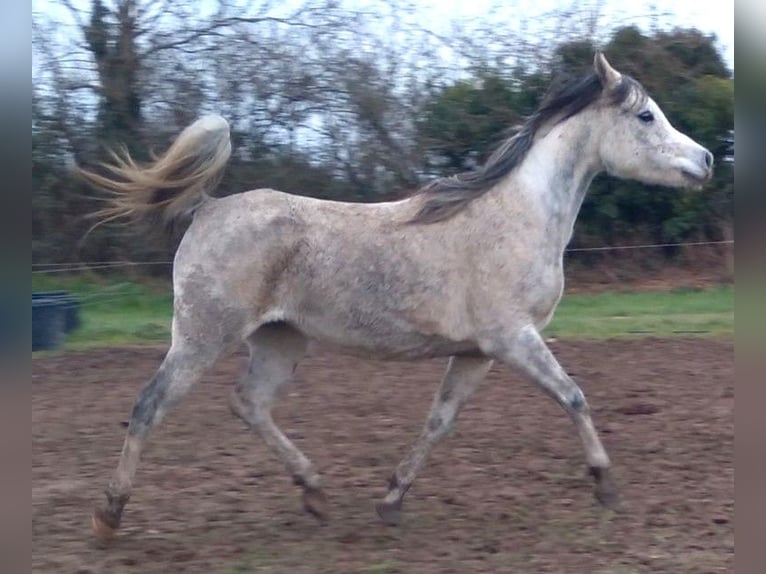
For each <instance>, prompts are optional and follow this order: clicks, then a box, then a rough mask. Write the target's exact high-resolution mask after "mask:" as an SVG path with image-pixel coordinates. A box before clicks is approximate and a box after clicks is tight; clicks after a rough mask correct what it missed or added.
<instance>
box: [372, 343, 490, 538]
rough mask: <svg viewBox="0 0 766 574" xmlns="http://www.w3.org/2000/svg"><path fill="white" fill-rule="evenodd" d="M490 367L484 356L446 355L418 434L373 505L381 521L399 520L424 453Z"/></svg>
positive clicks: (449, 425) (449, 426)
mask: <svg viewBox="0 0 766 574" xmlns="http://www.w3.org/2000/svg"><path fill="white" fill-rule="evenodd" d="M491 366H492V360H491V359H488V358H486V357H480V358H479V357H452V358H450V362H449V366H448V367H447V372H446V373H445V375H444V378H443V379H442V383H441V386H440V387H439V389H438V391H437V392H436V395H435V396H434V400H433V403H432V405H431V410H430V412H429V414H428V419H427V420H426V423H425V425H424V426H423V430H422V432H421V433H420V436H419V437H418V439H417V440H416V441H415V444H414V445H413V447H412V449H411V450H410V452H409V454H408V455H407V456H406V457H405V458H404V459H403V460H402V461H401V462H400V463H399V465H398V466H397V467H396V471H395V472H394V474H393V475H392V476H391V480H390V481H389V485H388V494H386V497H385V498H384V499H383V500H382V501H380V502H379V503H377V504H376V505H375V509H376V510H377V512H378V515H379V516H380V518H381V519H382V520H383V522H385V523H386V524H391V525H395V524H398V523H399V522H400V520H401V509H402V500H403V499H404V495H405V494H406V492H407V490H408V489H409V488H410V486H411V485H412V482H413V481H414V480H415V476H416V475H417V473H418V471H419V470H420V469H421V468H422V467H423V464H425V461H426V458H427V457H428V453H429V452H430V451H431V449H432V448H433V446H434V445H435V444H436V443H437V442H439V441H440V440H441V439H442V438H444V437H445V436H446V435H447V434H448V433H449V431H450V430H451V429H452V427H453V425H454V423H455V419H456V418H457V415H458V413H459V412H460V410H461V409H462V407H463V405H465V403H466V402H467V401H468V399H469V398H470V397H471V395H473V393H474V391H475V390H476V388H477V387H478V386H479V383H481V381H482V380H484V377H485V376H486V375H487V373H488V372H489V369H490V368H491Z"/></svg>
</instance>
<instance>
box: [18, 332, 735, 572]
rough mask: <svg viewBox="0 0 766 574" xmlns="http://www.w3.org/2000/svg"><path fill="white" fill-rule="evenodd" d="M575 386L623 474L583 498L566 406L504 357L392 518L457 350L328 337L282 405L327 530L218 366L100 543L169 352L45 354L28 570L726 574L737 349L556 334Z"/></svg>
mask: <svg viewBox="0 0 766 574" xmlns="http://www.w3.org/2000/svg"><path fill="white" fill-rule="evenodd" d="M551 347H552V349H553V350H554V352H555V353H556V355H557V356H558V357H559V359H560V360H561V362H562V364H563V365H564V367H565V368H566V369H567V370H568V371H569V372H570V374H572V375H573V377H574V378H575V379H576V380H577V381H578V382H579V383H580V385H581V387H582V388H583V390H584V391H585V394H586V396H587V397H588V399H589V401H590V403H591V406H592V408H593V415H594V421H595V424H596V426H597V428H598V429H599V431H600V433H601V436H602V439H603V441H604V444H605V446H606V448H607V451H608V452H609V454H610V456H611V458H612V462H613V465H614V467H613V468H614V470H613V473H614V477H615V479H616V481H617V483H618V486H619V487H620V489H621V505H620V508H619V510H618V511H617V512H612V511H607V510H604V509H602V508H600V507H599V506H598V505H597V504H596V503H595V501H594V500H593V497H592V494H591V484H590V480H589V478H588V477H587V476H586V472H585V461H584V457H583V450H582V448H581V446H580V442H579V439H578V438H577V436H576V434H575V432H574V429H573V426H572V424H571V422H570V421H569V419H568V418H567V417H566V415H565V414H564V413H563V411H561V410H560V409H559V407H557V406H556V405H555V404H553V403H552V402H551V401H550V400H549V399H548V398H546V397H545V396H543V395H542V394H541V392H540V391H538V390H537V389H535V388H533V387H532V386H530V385H529V384H528V383H526V382H523V381H522V380H520V378H519V377H518V376H517V375H516V374H515V373H514V372H513V371H511V370H510V369H508V368H506V367H504V366H499V365H496V366H495V367H494V368H493V370H492V372H491V374H490V376H489V378H488V380H487V382H486V383H485V385H484V386H483V387H482V388H481V389H480V390H479V392H478V393H477V396H476V397H475V398H474V399H473V400H472V402H471V403H469V405H468V406H467V407H466V408H465V410H464V411H463V413H462V414H461V416H460V419H459V421H458V424H457V427H456V429H455V430H454V432H453V433H452V434H451V435H450V436H449V437H448V438H447V439H446V440H445V441H444V442H442V443H441V444H439V445H438V446H437V448H436V449H435V450H434V451H433V454H432V456H431V458H430V460H429V461H428V463H427V464H426V466H425V468H424V469H423V471H422V473H421V474H420V476H419V478H418V480H417V481H416V482H415V484H414V486H413V487H412V489H411V490H410V491H409V493H408V495H407V499H406V500H405V506H404V511H405V516H404V521H403V523H402V524H401V525H400V526H398V527H388V526H385V525H383V524H382V523H381V522H379V520H378V518H377V516H376V515H375V512H374V510H373V504H374V502H375V501H376V500H377V499H378V498H379V497H381V496H382V495H383V494H384V493H385V488H386V482H387V479H388V477H389V476H390V475H391V472H392V470H393V468H394V467H395V466H396V464H397V462H398V461H399V459H400V458H401V457H402V456H403V455H404V454H405V452H406V450H407V449H408V448H409V446H410V445H411V444H412V442H413V441H414V439H415V437H416V435H417V433H418V432H419V430H420V427H421V425H422V424H423V422H424V420H425V416H426V412H427V410H428V408H429V405H430V402H431V398H432V395H433V393H434V391H435V390H436V387H437V385H438V380H439V378H440V376H441V373H442V370H443V368H444V365H445V361H425V362H419V363H383V362H375V361H361V360H358V359H354V358H349V357H346V356H340V355H336V354H330V353H326V352H321V351H319V352H316V353H315V354H313V355H312V356H311V357H309V358H307V359H306V360H305V361H304V362H303V363H301V365H300V367H299V368H298V371H297V373H296V381H295V383H294V384H293V385H292V386H290V387H289V388H288V389H287V390H286V393H285V395H284V396H283V398H282V399H281V401H280V403H279V404H278V407H277V408H276V409H275V418H276V420H277V422H278V424H279V425H280V426H281V427H282V428H283V429H284V430H285V432H286V433H287V434H288V436H290V437H291V438H292V439H293V440H294V441H295V442H296V444H297V445H298V446H299V447H300V448H301V449H302V450H303V451H304V452H305V453H306V454H307V455H308V456H309V458H311V459H312V460H313V461H314V462H315V464H316V465H317V466H318V468H319V470H320V472H321V474H322V476H323V480H324V483H323V484H324V488H325V491H326V493H327V495H328V498H329V500H330V512H331V517H330V520H329V522H328V523H326V524H324V525H320V524H319V523H317V522H316V521H315V519H314V518H313V517H311V516H310V515H307V514H304V512H303V511H302V508H301V503H300V499H299V492H298V489H297V488H296V487H295V486H293V484H292V482H291V480H290V477H289V476H288V474H287V472H286V471H285V470H284V468H283V466H282V464H281V462H280V461H279V460H278V458H277V457H276V455H274V454H273V453H272V452H271V451H270V450H268V449H267V447H266V446H265V445H264V444H263V442H262V441H261V440H260V438H259V437H257V436H255V435H253V434H252V433H251V432H250V431H249V430H247V429H246V427H245V425H244V424H243V423H242V422H241V421H239V420H238V419H235V418H234V417H233V416H232V415H231V414H230V411H229V408H228V393H229V390H230V387H231V384H232V381H234V380H235V379H236V378H237V377H238V376H239V374H240V373H241V371H242V369H243V367H244V364H245V357H244V355H236V356H233V357H231V358H228V359H225V360H222V361H221V362H220V363H219V364H218V365H217V366H216V368H215V369H214V370H213V371H212V372H210V373H209V374H208V375H207V376H206V377H205V378H204V380H203V381H202V382H201V383H200V384H199V385H197V386H196V387H195V388H194V389H193V390H192V392H191V393H190V395H189V397H188V398H187V399H186V401H185V402H184V403H183V404H182V405H181V406H180V407H179V408H177V409H176V410H174V411H172V412H171V413H170V414H169V415H168V416H167V417H166V419H165V421H163V423H162V424H161V425H160V426H159V427H157V429H156V430H155V432H154V433H153V434H152V437H151V439H150V442H149V445H148V447H147V449H146V451H145V454H144V457H143V460H142V463H141V465H140V466H139V470H138V475H137V479H136V482H135V490H134V493H133V496H132V498H131V500H130V502H129V503H128V506H127V508H126V510H125V514H124V516H123V528H122V529H121V530H120V532H119V534H118V536H117V538H116V539H115V540H114V541H113V542H112V544H111V545H110V546H109V547H106V548H104V547H101V546H99V545H98V544H96V543H95V542H94V541H93V539H92V536H91V531H90V512H91V510H92V508H93V507H94V505H96V504H97V503H100V502H101V499H102V496H103V495H102V491H103V489H104V487H105V486H106V483H107V482H108V480H109V478H110V476H111V474H112V472H113V469H114V467H115V465H116V463H117V458H118V455H119V451H120V448H121V446H122V440H123V436H124V433H125V425H126V422H127V418H128V415H129V413H130V410H131V406H132V402H133V398H134V396H135V394H136V392H137V390H138V388H139V387H140V385H141V384H142V383H143V382H144V381H145V380H147V379H148V378H149V377H150V376H151V375H152V373H153V372H154V370H155V369H156V368H157V366H158V365H159V363H160V361H161V359H162V356H163V354H164V350H165V349H162V348H145V347H144V348H114V349H100V350H94V351H84V352H70V353H65V354H62V355H59V356H52V357H45V358H35V359H34V360H33V365H32V429H33V434H32V448H33V459H32V531H33V556H32V570H33V572H50V573H54V572H55V573H57V574H61V573H73V574H74V573H79V574H85V573H102V572H104V573H109V574H119V573H123V572H131V573H132V572H140V573H166V574H169V573H175V572H195V573H205V574H213V573H221V574H233V573H235V572H242V573H244V572H270V573H311V574H313V573H336V572H337V573H340V572H354V573H378V574H382V573H425V574H432V573H433V574H435V573H440V574H443V573H460V574H465V573H470V572H512V573H516V572H519V573H537V572H561V573H567V574H570V573H575V574H579V573H588V574H591V573H603V574H606V573H611V574H627V573H644V572H646V573H649V572H652V573H673V574H679V573H687V572H688V573H695V574H696V573H709V572H733V558H734V526H733V501H734V464H733V439H734V423H733V409H734V398H733V396H734V345H733V342H732V341H728V340H696V339H695V340H682V339H673V340H657V339H643V340H635V341H609V342H556V343H553V344H552V345H551Z"/></svg>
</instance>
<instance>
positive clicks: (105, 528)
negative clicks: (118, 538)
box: [90, 508, 117, 544]
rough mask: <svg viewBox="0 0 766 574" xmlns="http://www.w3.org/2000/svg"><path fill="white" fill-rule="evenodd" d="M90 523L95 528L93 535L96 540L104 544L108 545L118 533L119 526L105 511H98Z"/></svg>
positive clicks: (94, 513)
mask: <svg viewBox="0 0 766 574" xmlns="http://www.w3.org/2000/svg"><path fill="white" fill-rule="evenodd" d="M90 523H91V526H92V527H93V534H94V535H95V537H96V540H98V541H99V542H101V543H102V544H107V543H109V542H111V541H112V539H114V535H115V532H117V524H115V521H114V520H111V519H110V517H109V516H108V515H107V514H106V512H104V511H103V510H101V509H100V508H99V509H96V510H95V511H94V512H93V514H92V515H91V517H90Z"/></svg>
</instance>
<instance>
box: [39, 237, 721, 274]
mask: <svg viewBox="0 0 766 574" xmlns="http://www.w3.org/2000/svg"><path fill="white" fill-rule="evenodd" d="M733 244H734V240H733V239H727V240H721V241H688V242H678V243H643V244H639V245H603V246H599V247H569V248H567V249H565V250H564V253H587V252H598V251H623V250H630V249H662V248H665V247H696V246H701V245H733ZM172 264H173V261H172V260H158V261H72V262H69V263H33V264H32V273H33V274H39V273H48V274H52V273H77V272H80V271H92V270H99V269H118V268H121V267H141V266H147V267H148V266H152V265H172Z"/></svg>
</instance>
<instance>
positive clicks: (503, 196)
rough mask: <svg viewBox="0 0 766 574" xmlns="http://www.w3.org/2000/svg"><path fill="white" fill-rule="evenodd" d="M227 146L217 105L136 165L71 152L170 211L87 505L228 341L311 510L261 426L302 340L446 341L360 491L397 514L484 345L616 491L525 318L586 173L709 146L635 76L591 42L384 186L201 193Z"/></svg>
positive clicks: (598, 486) (373, 346)
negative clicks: (136, 378) (161, 324)
mask: <svg viewBox="0 0 766 574" xmlns="http://www.w3.org/2000/svg"><path fill="white" fill-rule="evenodd" d="M230 154H231V143H230V129H229V124H228V123H227V121H226V120H225V119H224V118H222V117H221V116H219V115H208V116H203V117H201V118H200V119H198V120H197V121H195V122H194V123H193V124H191V125H190V126H188V127H187V128H185V129H184V130H183V131H182V132H181V133H180V135H179V136H178V137H177V138H176V139H175V141H174V142H173V143H172V144H171V145H170V146H169V148H168V149H167V151H166V152H165V153H164V154H161V155H159V156H155V157H154V158H153V160H152V161H151V162H148V163H145V164H139V163H137V162H135V161H134V160H133V159H132V158H131V157H130V155H129V154H128V153H127V152H124V153H121V154H118V153H114V152H113V153H112V159H113V161H112V162H106V163H103V164H102V167H103V168H104V169H106V170H108V171H107V172H104V171H103V170H100V171H99V172H97V171H96V170H87V169H85V168H82V167H78V168H77V169H78V170H79V172H80V174H81V175H82V177H84V178H85V179H86V180H87V181H88V182H89V183H90V184H92V185H94V186H96V187H99V188H100V189H102V190H104V191H108V192H110V193H111V200H110V203H109V204H108V207H106V208H105V209H103V210H101V211H100V212H99V213H100V216H102V217H103V219H102V221H106V220H109V219H112V218H120V217H126V218H128V219H131V218H137V219H141V218H145V217H149V218H157V219H159V220H160V221H161V222H162V223H164V224H166V225H171V224H174V223H176V222H178V221H185V222H186V224H187V227H186V231H185V232H184V234H183V236H182V237H181V239H180V243H179V244H178V247H177V249H176V253H175V257H174V262H173V294H174V301H173V319H172V327H171V335H172V341H171V344H170V347H169V350H168V351H167V354H166V355H165V357H164V359H163V360H162V363H161V364H160V366H159V368H158V369H157V371H156V373H155V374H154V376H153V377H152V378H151V379H150V380H149V381H148V382H147V383H145V384H144V386H143V387H142V388H141V389H140V391H139V393H138V395H137V397H136V399H135V402H134V405H133V409H132V413H131V416H130V423H129V425H128V428H127V433H126V436H125V439H124V443H123V447H122V452H121V454H120V458H119V463H118V465H117V468H116V471H115V472H114V475H113V478H112V479H111V481H110V482H109V483H108V485H107V487H106V489H105V494H106V501H105V502H104V503H102V504H101V505H99V506H97V507H96V509H95V511H94V512H93V514H92V517H91V518H92V527H93V530H94V533H95V536H96V537H97V538H98V539H99V540H102V541H108V540H110V539H111V538H112V537H113V536H114V535H115V532H116V530H117V529H118V527H119V525H120V522H121V517H122V513H123V509H124V507H125V505H126V503H127V502H128V499H129V497H130V493H131V490H132V484H133V481H134V477H135V473H136V468H137V465H138V462H139V458H140V455H141V451H142V449H143V448H144V446H145V443H146V440H147V436H148V434H149V432H150V431H151V429H152V428H153V427H155V426H156V425H157V424H158V423H159V422H160V420H161V419H162V418H163V416H164V415H165V414H166V413H167V412H168V411H169V410H170V409H171V408H172V407H173V406H174V405H177V404H178V403H179V402H180V401H181V400H182V399H183V398H184V396H185V395H186V394H187V392H188V391H189V389H190V388H191V387H192V386H193V385H194V384H195V383H196V382H197V381H199V380H200V378H201V377H202V376H203V374H204V373H205V371H206V370H207V369H209V368H210V367H211V366H212V365H213V363H214V362H215V361H216V360H218V359H219V357H221V356H223V355H224V354H230V353H233V352H234V351H235V350H237V349H239V348H241V347H242V346H244V345H246V346H247V347H248V348H249V364H248V367H247V369H246V373H245V374H244V376H243V377H242V380H240V381H239V382H238V383H236V384H234V386H233V389H232V392H231V398H230V405H231V410H232V411H233V413H234V414H235V415H236V416H238V417H240V418H241V419H242V420H243V421H244V422H245V423H246V424H247V426H248V427H249V428H250V429H252V430H253V431H254V432H255V433H257V434H259V435H260V436H261V437H262V438H263V440H264V441H265V442H266V443H267V444H268V445H269V446H270V447H271V448H272V449H273V451H274V452H275V453H276V454H277V455H278V456H279V458H281V460H282V462H283V463H284V465H285V466H286V468H287V470H288V471H289V473H290V474H291V475H292V478H293V481H294V483H295V484H296V485H297V486H298V487H300V488H301V489H302V498H303V505H304V508H305V510H306V511H308V512H309V513H311V514H313V515H315V516H316V517H317V518H318V519H320V520H325V519H326V518H327V499H326V497H325V495H324V493H323V491H322V487H321V483H320V477H319V474H318V473H317V470H316V467H315V466H314V464H313V463H312V462H311V461H310V460H309V459H308V458H307V456H306V455H305V454H304V453H303V452H301V451H300V450H299V449H298V448H297V447H296V445H295V444H293V442H292V441H291V440H290V439H289V438H288V437H287V436H285V434H284V433H283V432H282V431H281V430H280V429H279V427H278V426H277V425H276V424H275V422H274V420H273V418H272V414H271V411H272V406H273V405H274V401H275V399H276V397H277V394H278V391H279V389H280V387H281V386H282V385H284V384H285V383H286V382H288V381H289V380H290V379H291V376H292V374H293V372H294V371H295V369H296V366H297V365H298V362H299V361H300V360H301V359H302V358H303V357H304V355H305V354H306V352H307V349H308V346H309V343H316V342H319V343H324V344H326V345H328V346H330V347H331V348H336V349H339V350H343V351H345V352H347V353H350V354H352V355H356V356H360V357H368V358H380V359H387V360H416V359H423V358H437V357H443V358H448V365H447V369H446V373H445V374H444V376H443V379H442V381H441V385H440V386H439V388H438V390H437V391H436V394H435V395H434V398H433V403H432V405H431V407H430V412H429V413H428V416H427V418H426V421H425V424H424V425H423V427H422V431H421V432H420V434H419V436H418V437H417V439H416V440H415V442H414V445H413V446H412V447H411V449H410V450H409V452H408V453H407V454H406V456H405V457H404V458H403V459H402V460H401V462H400V463H399V464H398V466H397V467H396V468H395V470H394V471H393V474H392V476H391V478H390V480H389V483H388V490H387V493H386V494H385V496H384V497H383V498H382V499H380V501H379V502H377V503H376V505H375V508H376V510H377V513H378V515H379V517H380V518H381V519H382V521H383V522H384V523H386V524H398V523H399V522H400V520H401V516H402V503H403V500H404V496H405V493H406V492H407V490H408V489H409V488H410V486H411V485H412V484H413V481H414V480H415V477H416V475H417V474H418V472H419V471H420V470H421V469H422V468H423V466H424V463H425V461H426V459H427V457H428V454H429V451H431V449H432V447H433V446H434V445H435V444H436V443H437V442H438V441H440V440H441V439H443V438H444V437H445V436H446V435H447V434H448V433H449V432H450V430H451V429H452V428H453V427H454V424H455V421H456V418H457V416H458V414H459V412H460V411H461V408H462V407H463V406H464V405H465V404H466V402H467V401H468V400H469V399H470V397H471V396H472V395H473V394H474V392H475V391H476V389H477V387H478V386H479V384H480V383H481V381H482V380H483V379H484V378H485V376H486V375H487V373H488V371H489V370H490V368H491V366H492V365H493V362H494V361H498V362H501V363H502V364H505V365H509V366H510V367H512V368H513V369H515V370H516V371H517V372H518V373H519V374H520V375H521V376H522V378H523V379H526V380H528V381H530V382H531V383H533V384H535V385H537V386H538V387H539V388H540V389H542V391H543V392H544V393H546V394H547V395H549V396H550V397H551V398H552V399H553V400H554V401H556V402H557V403H558V404H559V405H560V406H561V408H562V409H563V411H564V412H565V413H566V414H567V415H568V416H569V417H570V418H571V420H572V421H573V423H574V425H573V427H574V429H576V431H577V433H578V434H579V437H580V440H581V442H582V445H583V448H584V451H585V461H586V462H587V468H588V470H589V474H590V475H591V476H592V479H593V483H594V495H595V498H596V500H597V501H598V502H600V503H601V504H602V505H604V506H606V507H607V508H614V507H615V506H616V505H617V504H618V495H617V487H616V485H615V481H614V480H613V479H612V477H611V474H610V468H611V463H610V459H609V456H608V455H607V452H606V450H605V449H604V447H603V445H602V443H601V440H600V438H599V435H598V433H597V431H596V429H595V426H594V422H593V420H592V417H591V409H590V406H589V404H588V401H587V400H586V397H585V395H584V394H583V392H582V390H581V389H580V387H579V386H578V385H577V383H576V382H575V381H574V380H573V379H572V378H571V377H570V376H569V375H568V374H567V373H566V372H565V371H564V369H563V368H562V367H561V365H560V364H559V363H558V361H557V360H556V358H555V357H554V355H553V354H552V352H551V350H550V349H549V348H548V346H547V345H546V342H545V340H544V338H543V337H542V336H541V331H542V330H543V329H544V327H545V326H546V325H547V324H548V323H549V321H550V320H551V318H552V316H553V314H554V311H555V309H556V307H557V305H558V303H559V300H560V299H561V297H562V293H563V289H564V274H563V254H564V250H565V247H566V245H567V244H568V242H569V241H570V239H571V236H572V232H573V226H574V224H575V220H576V218H577V215H578V211H579V210H580V206H581V204H582V202H583V199H584V197H585V194H586V191H587V189H588V187H589V185H590V183H591V181H592V179H593V178H594V177H595V176H596V175H597V174H599V173H602V172H606V173H608V174H611V175H612V176H614V177H617V178H623V179H632V180H637V181H640V182H644V183H649V184H655V185H662V186H666V187H674V188H694V189H700V188H702V186H703V185H704V184H705V182H707V181H708V180H709V179H710V177H711V176H712V173H713V155H712V154H711V153H710V151H708V150H707V149H705V148H704V147H703V146H701V145H700V144H698V143H696V142H695V141H693V140H692V139H691V138H690V137H688V136H687V135H685V134H683V133H681V132H679V131H678V130H677V129H675V128H674V127H673V126H672V125H671V123H670V122H669V120H668V119H667V118H666V116H665V115H664V113H663V111H662V110H661V109H660V108H659V107H658V105H657V103H656V102H655V101H654V100H653V99H652V98H651V97H650V96H649V95H648V94H647V92H646V91H645V89H644V88H643V87H642V85H641V84H640V83H639V82H638V81H637V80H636V79H634V78H632V77H630V76H628V75H625V74H622V73H620V72H618V71H617V70H615V69H614V68H613V67H612V66H611V65H610V64H609V62H608V61H607V59H606V58H605V56H604V54H603V53H602V52H600V51H596V52H595V55H594V59H593V66H592V69H591V70H589V71H588V73H586V74H585V75H583V76H582V77H579V78H576V79H575V80H573V81H569V82H565V83H562V84H561V85H558V86H556V87H552V88H551V89H550V90H549V91H548V93H547V94H546V96H545V97H544V98H543V100H542V102H541V103H540V105H539V107H538V109H537V111H536V112H535V113H534V114H533V115H532V116H530V117H529V118H528V119H527V120H526V121H525V122H524V123H523V125H522V126H521V127H520V128H519V130H518V131H517V132H516V133H515V134H514V135H513V136H511V137H509V138H508V139H507V140H505V141H504V142H503V143H502V144H501V145H500V146H499V147H498V149H497V150H496V151H495V152H494V153H493V154H492V155H491V156H490V157H489V158H488V160H487V161H486V163H485V164H483V165H482V166H481V167H479V168H477V169H475V170H473V171H469V172H466V173H461V174H458V175H456V176H452V177H444V178H440V179H436V180H434V181H432V182H430V183H428V184H427V185H424V186H423V187H421V188H419V189H417V190H416V191H415V192H413V193H411V194H410V195H408V196H406V197H404V198H399V199H397V200H395V201H384V202H378V203H354V202H342V201H330V200H322V199H317V198H313V197H308V196H298V195H295V194H288V193H284V192H280V191H277V190H273V189H256V190H251V191H246V192H241V193H237V194H234V195H228V196H226V197H219V198H214V197H212V195H211V192H212V191H213V190H214V189H215V187H216V185H217V184H218V183H219V181H220V177H221V174H222V172H223V170H224V168H225V166H226V163H227V161H228V159H229V156H230Z"/></svg>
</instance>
